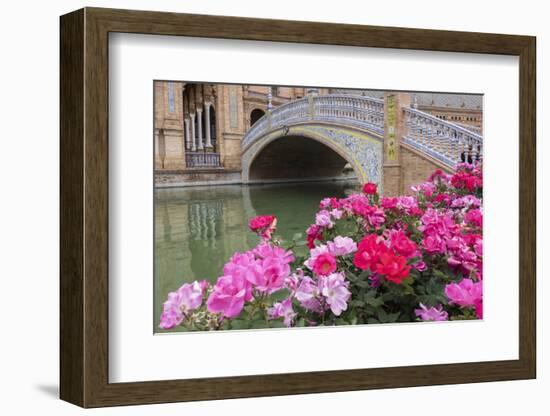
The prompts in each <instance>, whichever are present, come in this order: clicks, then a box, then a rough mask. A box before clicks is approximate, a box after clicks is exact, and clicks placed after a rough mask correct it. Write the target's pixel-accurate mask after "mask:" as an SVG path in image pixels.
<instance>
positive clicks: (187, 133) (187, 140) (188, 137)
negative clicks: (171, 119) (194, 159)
mask: <svg viewBox="0 0 550 416" xmlns="http://www.w3.org/2000/svg"><path fill="white" fill-rule="evenodd" d="M183 122H184V123H185V148H186V149H187V150H190V149H191V131H190V130H189V123H190V122H191V120H190V119H189V117H187V116H186V117H185V119H184V120H183Z"/></svg>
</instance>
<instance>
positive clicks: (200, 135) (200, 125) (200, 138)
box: [197, 108, 204, 150]
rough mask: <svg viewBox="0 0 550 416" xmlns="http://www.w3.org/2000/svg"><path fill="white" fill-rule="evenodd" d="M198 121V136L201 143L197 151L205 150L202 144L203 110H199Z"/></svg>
mask: <svg viewBox="0 0 550 416" xmlns="http://www.w3.org/2000/svg"><path fill="white" fill-rule="evenodd" d="M197 121H198V122H199V125H198V126H197V128H198V129H199V134H198V141H199V143H198V146H197V149H199V150H202V149H203V148H204V147H203V144H202V108H197Z"/></svg>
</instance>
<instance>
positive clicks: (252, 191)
mask: <svg viewBox="0 0 550 416" xmlns="http://www.w3.org/2000/svg"><path fill="white" fill-rule="evenodd" d="M357 187H358V185H357V182H349V181H346V182H344V181H338V182H335V181H334V182H308V183H290V184H273V185H250V186H241V185H225V186H209V187H189V188H163V189H157V190H155V295H154V296H155V302H154V304H155V305H154V308H155V317H154V325H155V331H156V332H159V331H160V330H159V329H158V328H157V327H156V325H157V324H158V317H159V315H160V312H161V310H162V303H163V302H164V300H165V299H166V295H167V294H168V292H171V291H174V290H176V289H177V288H178V287H179V286H181V285H182V284H183V283H184V282H190V281H193V280H197V279H207V280H209V281H210V282H215V281H216V279H217V278H218V277H219V276H220V275H221V271H222V269H223V265H224V264H225V263H226V262H227V260H228V259H229V258H230V257H231V256H232V255H233V253H234V252H236V251H245V250H248V249H250V248H252V247H254V246H255V245H256V244H257V243H258V242H259V237H257V236H256V235H255V234H253V233H252V232H250V231H249V229H248V220H249V218H251V217H253V216H255V215H275V216H277V219H278V222H277V234H278V235H281V236H282V237H283V238H285V239H292V237H293V236H294V235H295V234H296V233H303V234H305V229H306V228H307V227H308V226H309V225H310V224H311V223H312V222H313V221H314V215H315V213H316V212H317V210H318V207H319V201H320V200H321V199H323V198H324V197H327V196H328V197H330V196H334V197H343V196H344V195H346V194H348V193H349V192H351V191H353V190H355V189H357ZM161 332H162V331H161Z"/></svg>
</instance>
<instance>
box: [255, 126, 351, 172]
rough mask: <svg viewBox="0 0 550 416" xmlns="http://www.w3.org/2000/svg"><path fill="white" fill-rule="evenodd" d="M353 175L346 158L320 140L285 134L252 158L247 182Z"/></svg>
mask: <svg viewBox="0 0 550 416" xmlns="http://www.w3.org/2000/svg"><path fill="white" fill-rule="evenodd" d="M344 178H349V179H352V178H356V175H355V173H354V172H353V169H351V167H350V166H349V164H348V162H347V161H346V160H345V159H344V158H343V157H342V156H340V155H339V154H338V153H336V152H335V151H334V150H332V149H331V148H329V147H328V146H326V145H324V144H322V143H320V142H319V141H316V140H312V139H309V138H306V137H301V136H285V137H281V138H279V139H277V140H275V141H272V142H271V143H269V144H268V145H267V146H265V148H263V149H262V151H261V152H260V153H259V154H258V155H257V157H256V158H255V159H254V160H253V161H252V164H251V165H250V170H249V181H250V182H263V181H289V180H312V179H319V180H324V179H344Z"/></svg>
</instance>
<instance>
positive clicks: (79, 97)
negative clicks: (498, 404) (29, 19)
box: [60, 8, 536, 407]
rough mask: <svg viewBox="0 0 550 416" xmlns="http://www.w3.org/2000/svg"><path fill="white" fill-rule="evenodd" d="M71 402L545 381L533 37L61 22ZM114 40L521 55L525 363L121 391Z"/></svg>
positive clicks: (65, 378) (95, 15) (134, 19)
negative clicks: (112, 342) (539, 316)
mask: <svg viewBox="0 0 550 416" xmlns="http://www.w3.org/2000/svg"><path fill="white" fill-rule="evenodd" d="M60 29H61V44H60V48H61V49H60V54H61V59H60V64H61V75H60V81H61V92H60V100H61V104H60V106H61V108H60V110H61V120H60V126H61V127H60V129H61V138H60V140H61V154H60V160H61V172H60V173H61V177H60V186H61V200H60V204H61V215H60V217H61V218H60V220H61V229H60V232H61V243H60V262H61V267H60V279H61V283H60V297H61V301H60V361H61V363H60V379H61V385H60V396H61V399H63V400H66V401H68V402H71V403H74V404H76V405H79V406H82V407H101V406H115V405H131V404H146V403H163V402H178V401H192V400H213V399H227V398H238V397H258V396H270V395H287V394H304V393H321V392H338V391H351V390H363V389H377V388H397V387H410V386H425V385H440V384H454V383H474V382H487V381H500V380H519V379H530V378H535V377H536V332H535V331H536V325H535V319H536V317H535V311H536V296H535V282H536V274H535V272H536V271H535V263H536V259H535V253H536V250H535V248H536V234H535V233H536V226H535V225H536V189H535V187H536V178H535V171H536V169H535V166H536V165H535V162H536V151H535V128H536V118H535V117H536V116H535V111H536V96H535V94H536V90H535V82H536V81H535V72H536V69H535V63H536V58H535V51H536V40H535V38H534V37H530V36H516V35H501V34H486V33H469V32H451V31H438V30H420V29H404V28H393V27H376V26H361V25H344V24H327V23H315V22H296V21H283V20H264V19H251V18H240V17H222V16H206V15H190V14H177V13H164V12H148V11H130V10H115V9H100V8H85V9H81V10H77V11H75V12H72V13H69V14H67V15H64V16H62V17H61V21H60ZM111 32H125V33H141V34H151V35H173V36H192V37H205V38H224V39H240V40H261V41H277V42H298V43H313V44H330V45H347V46H368V47H377V48H397V49H414V50H428V51H447V52H467V53H482V54H501V55H514V56H518V57H519V66H520V80H519V88H520V90H519V98H520V99H519V103H520V105H519V109H518V111H519V115H520V116H519V120H520V131H519V134H520V142H519V160H520V181H519V184H520V185H519V190H518V192H519V194H520V206H519V221H520V223H519V233H520V234H519V238H520V245H519V247H520V253H519V259H520V265H519V266H520V267H519V271H518V273H519V359H518V360H507V361H491V362H472V363H461V364H444V365H418V366H406V367H390V368H370V369H354V370H340V371H324V372H309V373H289V374H266V375H254V376H238V377H220V378H205V379H182V380H170V381H147V382H135V383H109V378H108V356H109V355H108V299H109V296H108V287H109V284H108V282H109V276H108V223H109V214H108V183H109V182H108V174H109V173H108V172H109V166H108V140H109V138H108V79H109V77H108V73H109V71H108V66H109V62H108V35H109V33H111Z"/></svg>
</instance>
